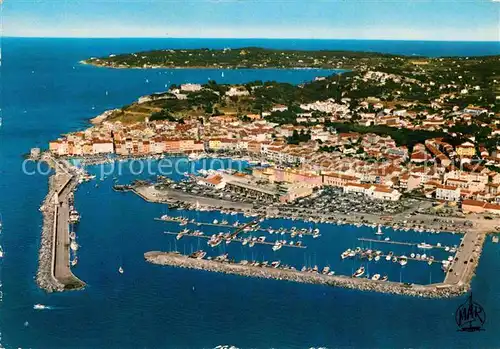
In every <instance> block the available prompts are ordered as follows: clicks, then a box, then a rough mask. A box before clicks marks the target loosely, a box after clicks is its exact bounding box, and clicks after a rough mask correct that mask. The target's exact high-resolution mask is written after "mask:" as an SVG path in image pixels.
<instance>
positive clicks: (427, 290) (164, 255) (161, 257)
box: [144, 251, 468, 298]
mask: <svg viewBox="0 0 500 349" xmlns="http://www.w3.org/2000/svg"><path fill="white" fill-rule="evenodd" d="M144 258H145V259H146V261H148V262H150V263H153V264H159V265H167V266H172V267H178V268H188V269H197V270H206V271H211V272H218V273H225V274H233V275H241V276H246V277H256V278H263V279H275V280H285V281H292V282H300V283H308V284H318V285H327V286H335V287H343V288H350V289H357V290H361V291H372V292H382V293H392V294H400V295H407V296H413V297H425V298H447V297H454V296H459V295H461V294H463V293H465V292H466V291H467V290H468V287H467V285H464V286H460V287H459V286H453V285H445V284H432V285H413V284H412V285H409V284H402V283H396V282H389V281H374V280H370V279H366V278H352V277H348V276H342V275H339V276H337V275H324V274H320V273H311V272H302V271H298V270H294V269H284V268H274V267H262V266H253V265H251V264H246V265H243V264H240V263H233V262H230V261H229V262H228V261H225V262H220V261H216V260H206V259H196V258H190V257H188V256H185V255H181V254H178V253H173V252H158V251H151V252H146V253H145V254H144Z"/></svg>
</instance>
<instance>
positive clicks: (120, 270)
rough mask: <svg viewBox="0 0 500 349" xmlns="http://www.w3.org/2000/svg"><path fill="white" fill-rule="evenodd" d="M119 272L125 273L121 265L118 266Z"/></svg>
mask: <svg viewBox="0 0 500 349" xmlns="http://www.w3.org/2000/svg"><path fill="white" fill-rule="evenodd" d="M118 272H119V273H120V274H123V268H122V267H121V266H120V268H118Z"/></svg>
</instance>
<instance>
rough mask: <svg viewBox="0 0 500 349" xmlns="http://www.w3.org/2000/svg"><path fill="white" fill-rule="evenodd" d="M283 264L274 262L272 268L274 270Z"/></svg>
mask: <svg viewBox="0 0 500 349" xmlns="http://www.w3.org/2000/svg"><path fill="white" fill-rule="evenodd" d="M280 264H281V262H280V261H274V262H272V263H271V267H273V268H278V267H279V266H280Z"/></svg>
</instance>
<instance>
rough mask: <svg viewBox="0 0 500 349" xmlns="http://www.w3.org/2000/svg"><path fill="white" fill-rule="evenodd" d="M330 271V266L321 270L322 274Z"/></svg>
mask: <svg viewBox="0 0 500 349" xmlns="http://www.w3.org/2000/svg"><path fill="white" fill-rule="evenodd" d="M329 272H330V267H328V266H326V267H324V268H323V271H322V272H321V273H322V274H324V275H326V274H328V273H329Z"/></svg>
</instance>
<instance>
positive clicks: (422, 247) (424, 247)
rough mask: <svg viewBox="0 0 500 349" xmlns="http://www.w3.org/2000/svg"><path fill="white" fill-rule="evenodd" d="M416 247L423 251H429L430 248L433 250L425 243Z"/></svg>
mask: <svg viewBox="0 0 500 349" xmlns="http://www.w3.org/2000/svg"><path fill="white" fill-rule="evenodd" d="M417 247H418V248H421V249H424V250H430V249H431V248H433V246H432V245H431V244H428V243H425V242H421V243H420V244H418V245H417Z"/></svg>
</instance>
